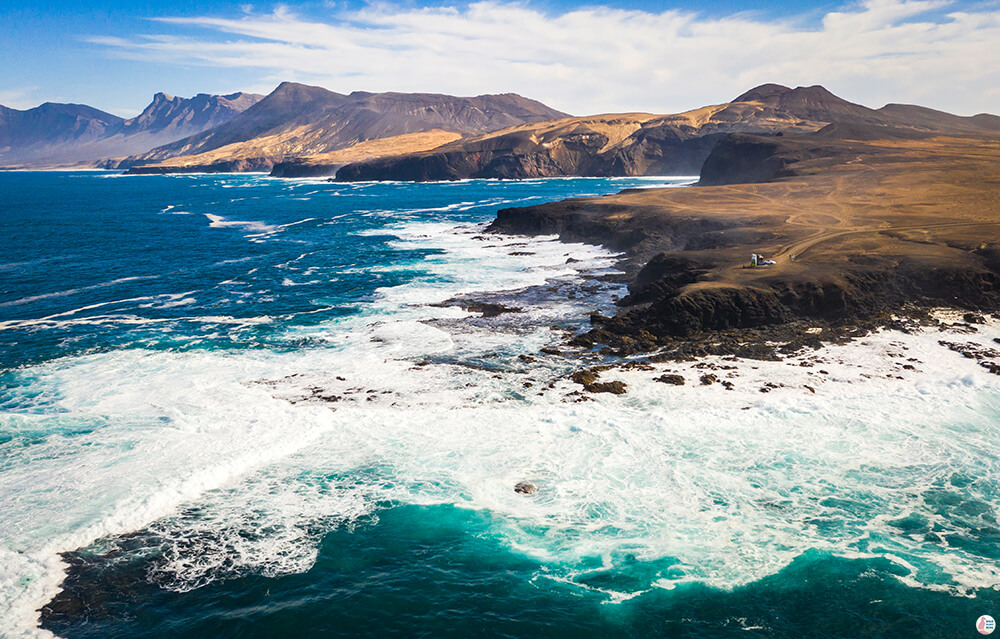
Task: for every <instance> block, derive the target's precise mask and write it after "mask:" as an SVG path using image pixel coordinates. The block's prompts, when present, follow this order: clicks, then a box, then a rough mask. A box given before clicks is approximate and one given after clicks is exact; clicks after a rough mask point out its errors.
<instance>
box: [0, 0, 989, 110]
mask: <svg viewBox="0 0 1000 639" xmlns="http://www.w3.org/2000/svg"><path fill="white" fill-rule="evenodd" d="M286 80H288V81H295V82H303V83H306V84H314V85H318V86H323V87H326V88H327V89H330V90H333V91H338V92H341V93H350V92H351V91H356V90H361V91H422V92H432V93H448V94H453V95H480V94H484V93H505V92H513V93H519V94H521V95H525V96H528V97H531V98H534V99H537V100H541V101H543V102H545V103H546V104H548V105H550V106H552V107H555V108H557V109H560V110H562V111H566V112H568V113H572V114H574V115H584V114H592V113H608V112H635V111H646V112H654V113H675V112H680V111H684V110H688V109H693V108H697V107H700V106H704V105H707V104H718V103H722V102H726V101H729V100H731V99H732V98H734V97H736V96H737V95H739V94H741V93H743V92H744V91H746V90H748V89H750V88H752V87H754V86H757V85H759V84H763V83H766V82H775V83H778V84H784V85H787V86H793V87H794V86H809V85H813V84H821V85H823V86H825V87H827V88H828V89H830V90H831V91H833V92H834V93H836V94H837V95H840V96H841V97H843V98H846V99H848V100H851V101H853V102H858V103H861V104H865V105H867V106H871V107H876V108H877V107H880V106H882V105H884V104H887V103H890V102H902V103H912V104H921V105H924V106H928V107H932V108H936V109H941V110H945V111H950V112H952V113H958V114H961V115H972V114H975V113H981V112H990V113H1000V0H983V1H957V0H849V1H846V2H844V1H834V2H828V1H823V0H818V1H806V2H797V3H790V2H778V1H776V0H759V1H757V2H736V1H733V0H700V1H695V0H678V1H675V2H652V1H649V0H597V1H596V2H585V3H581V2H575V1H573V0H550V1H543V0H525V1H522V2H502V1H494V0H484V1H477V2H466V3H458V2H451V1H449V0H436V1H434V0H432V1H426V2H425V1H421V0H401V1H394V0H385V1H382V0H379V1H365V0H347V1H343V0H336V1H334V0H315V1H310V2H295V1H290V2H284V3H274V2H259V1H256V0H242V1H229V0H223V1H218V0H200V1H197V2H193V1H191V0H146V1H144V2H135V1H134V0H131V1H129V2H121V1H118V0H98V1H96V2H90V1H88V0H76V1H72V2H71V1H67V0H48V1H46V2H40V1H35V2H28V1H26V0H3V1H2V2H0V104H3V105H6V106H9V107H12V108H17V109H25V108H29V107H33V106H37V105H38V104H40V103H42V102H46V101H51V102H75V103H82V104H89V105H91V106H94V107H97V108H99V109H102V110H105V111H109V112H111V113H115V114H117V115H121V116H123V117H129V116H133V115H136V114H138V113H139V112H140V111H141V110H142V109H143V108H144V107H145V106H146V104H148V103H149V101H150V100H151V98H152V95H153V94H154V93H156V92H158V91H163V92H166V93H169V94H171V95H181V96H185V97H189V96H192V95H194V94H196V93H231V92H234V91H251V92H255V93H265V94H266V93H268V92H270V91H271V90H273V89H274V87H275V86H277V85H278V84H279V83H280V82H282V81H286Z"/></svg>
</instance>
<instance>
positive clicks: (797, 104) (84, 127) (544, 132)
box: [0, 82, 1000, 181]
mask: <svg viewBox="0 0 1000 639" xmlns="http://www.w3.org/2000/svg"><path fill="white" fill-rule="evenodd" d="M997 131H1000V117H997V116H993V115H987V114H981V115H977V116H973V117H961V116H956V115H952V114H949V113H944V112H941V111H935V110H932V109H927V108H924V107H919V106H914V105H903V104H889V105H886V106H884V107H882V108H880V109H871V108H868V107H865V106H862V105H859V104H854V103H852V102H849V101H847V100H844V99H842V98H840V97H838V96H836V95H834V94H832V93H831V92H829V91H827V90H826V89H825V88H823V87H821V86H810V87H798V88H794V89H793V88H789V87H786V86H782V85H778V84H764V85H761V86H758V87H756V88H754V89H751V90H750V91H747V92H746V93H744V94H742V95H740V96H738V97H736V98H735V99H733V100H732V101H730V102H726V103H722V104H717V105H712V106H706V107H702V108H699V109H694V110H691V111H686V112H683V113H678V114H651V113H624V114H621V113H619V114H602V115H592V116H583V117H572V116H569V115H567V114H565V113H562V112H560V111H557V110H555V109H552V108H550V107H548V106H546V105H544V104H542V103H540V102H537V101H535V100H530V99H528V98H524V97H522V96H519V95H517V94H513V93H505V94H499V95H481V96H476V97H454V96H448V95H439V94H428V93H392V92H389V93H368V92H362V91H356V92H353V93H350V94H341V93H336V92H333V91H329V90H327V89H323V88H321V87H314V86H307V85H303V84H297V83H292V82H284V83H282V84H281V85H279V86H278V87H277V88H276V89H275V90H274V91H272V92H271V93H270V94H269V95H267V96H259V95H254V94H248V93H234V94H230V95H224V96H213V95H205V94H199V95H197V96H195V97H193V98H190V99H184V98H175V97H171V96H169V95H166V94H163V93H158V94H156V96H154V99H153V102H152V103H151V104H150V105H149V106H148V107H147V108H146V109H145V110H144V111H143V112H142V114H140V115H139V116H137V117H135V118H132V119H128V120H125V119H122V118H119V117H117V116H114V115H111V114H109V113H105V112H103V111H99V110H97V109H94V108H92V107H88V106H84V105H76V104H53V103H46V104H43V105H41V106H39V107H37V108H34V109H29V110H26V111H17V110H14V109H8V108H5V107H0V165H8V166H20V167H25V166H39V165H67V164H74V163H81V162H83V163H89V164H90V165H91V166H99V167H103V168H118V169H127V170H128V172H130V173H183V172H193V171H208V172H220V171H271V173H272V175H275V176H281V177H302V176H335V179H337V180H342V181H357V180H386V179H391V180H418V181H421V180H451V179H463V178H534V177H553V176H566V175H580V176H616V175H619V176H625V175H663V174H672V175H696V174H701V173H702V167H703V165H705V163H706V160H708V159H709V157H710V156H711V155H712V154H713V150H715V149H716V147H717V146H718V145H719V142H720V141H722V140H724V139H725V140H728V141H729V142H727V144H730V146H732V144H731V143H732V139H731V138H732V136H734V135H735V136H739V135H743V136H772V137H780V136H791V137H792V138H795V139H798V138H799V137H801V136H803V135H804V136H807V138H806V141H805V142H801V143H799V147H801V149H800V151H801V153H800V155H801V154H802V153H805V154H808V153H809V151H807V150H802V149H806V147H809V145H810V144H813V142H811V141H812V140H820V139H825V140H828V141H829V140H834V139H837V140H843V139H892V138H897V139H908V138H912V137H914V136H918V137H919V136H927V135H931V134H963V135H977V134H982V133H989V132H997ZM809 136H815V137H809ZM753 144H758V142H757V141H753ZM785 147H788V145H787V144H786V145H785ZM799 147H797V148H799ZM788 148H790V147H788ZM746 150H747V147H745V146H744V147H741V151H740V152H741V153H742V152H743V151H746ZM715 155H716V156H717V157H716V160H719V158H723V160H725V149H721V150H719V151H718V152H716V153H715ZM741 157H745V158H751V157H753V154H752V153H750V154H749V155H744V156H741ZM803 157H804V156H803ZM713 162H715V160H713ZM748 162H749V163H748V164H747V167H746V169H747V170H751V171H760V170H763V169H764V167H763V165H759V164H755V163H754V162H753V161H752V160H751V161H748ZM716 163H717V164H718V162H716ZM722 163H723V164H725V165H726V166H727V167H729V168H727V170H730V169H732V166H733V165H732V162H729V161H728V160H725V161H723V162H722ZM710 168H711V167H710ZM768 170H770V169H768ZM711 175H712V171H711V170H710V171H709V172H708V176H707V177H706V176H705V175H703V176H702V179H703V180H705V179H712V178H711ZM731 175H735V173H731ZM724 179H729V178H724Z"/></svg>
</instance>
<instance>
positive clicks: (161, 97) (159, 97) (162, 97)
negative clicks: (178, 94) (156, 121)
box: [153, 91, 174, 102]
mask: <svg viewBox="0 0 1000 639" xmlns="http://www.w3.org/2000/svg"><path fill="white" fill-rule="evenodd" d="M173 101H174V96H172V95H170V94H169V93H164V92H163V91H160V92H158V93H156V94H154V95H153V102H173Z"/></svg>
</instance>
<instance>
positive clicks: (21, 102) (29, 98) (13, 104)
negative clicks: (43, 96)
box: [0, 87, 38, 110]
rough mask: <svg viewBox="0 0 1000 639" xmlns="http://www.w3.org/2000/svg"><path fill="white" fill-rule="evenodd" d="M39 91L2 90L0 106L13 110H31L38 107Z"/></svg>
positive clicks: (32, 88)
mask: <svg viewBox="0 0 1000 639" xmlns="http://www.w3.org/2000/svg"><path fill="white" fill-rule="evenodd" d="M37 91H38V87H20V88H16V89H0V104H2V105H4V106H6V107H10V108H11V109H21V110H23V109H30V108H31V107H34V106H37V105H38V102H37V101H36V99H35V94H36V93H37Z"/></svg>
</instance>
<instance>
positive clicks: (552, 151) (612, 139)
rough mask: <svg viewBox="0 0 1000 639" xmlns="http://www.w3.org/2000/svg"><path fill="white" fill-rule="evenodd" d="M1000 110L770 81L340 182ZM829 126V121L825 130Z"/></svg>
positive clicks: (373, 166) (677, 160)
mask: <svg viewBox="0 0 1000 639" xmlns="http://www.w3.org/2000/svg"><path fill="white" fill-rule="evenodd" d="M998 120H1000V119H998V118H996V116H989V115H979V116H974V117H971V118H964V117H959V116H955V115H951V114H948V113H942V112H940V111H934V110H932V109H926V108H923V107H917V106H911V105H887V106H885V107H882V108H881V109H870V108H868V107H865V106H861V105H859V104H853V103H851V102H848V101H847V100H844V99H842V98H839V97H837V96H836V95H834V94H832V93H830V92H829V91H827V90H826V89H825V88H823V87H821V86H811V87H798V88H796V89H791V88H788V87H785V86H781V85H777V84H765V85H762V86H759V87H757V88H755V89H752V90H750V91H748V92H746V93H744V94H743V95H741V96H739V97H737V98H736V99H734V100H733V101H732V102H728V103H724V104H719V105H714V106H707V107H703V108H700V109H695V110H693V111H687V112H684V113H679V114H676V115H651V114H646V113H640V114H611V115H597V116H588V117H581V118H564V119H561V120H555V121H549V122H540V123H535V124H529V125H521V126H516V127H511V128H508V129H504V130H501V131H496V132H493V133H488V134H486V135H480V136H473V137H468V138H463V139H461V140H457V141H454V142H451V143H448V144H446V145H444V146H441V147H439V148H436V149H433V150H430V151H426V152H423V153H414V154H409V155H405V156H401V157H390V158H382V159H376V160H372V161H367V162H358V163H354V164H349V165H347V166H345V167H343V168H341V169H340V170H339V171H338V172H337V179H338V180H343V181H353V180H381V179H386V180H388V179H393V180H417V181H421V180H449V179H460V178H470V177H482V178H533V177H546V176H565V175H580V176H615V175H665V174H671V175H698V174H699V173H700V172H701V168H702V165H703V164H704V162H705V160H706V158H708V156H709V153H710V152H711V151H712V149H713V148H714V147H715V145H716V144H717V143H718V142H719V141H720V140H721V139H723V138H724V137H725V136H727V135H729V134H735V133H741V134H756V135H772V136H774V135H786V134H797V133H811V132H816V131H820V130H821V129H825V131H824V134H826V135H827V136H828V137H837V136H840V137H843V136H844V135H848V136H850V135H857V134H859V132H861V131H862V130H864V131H865V135H869V136H875V137H892V136H900V135H905V134H907V132H909V133H910V134H915V135H924V134H927V133H932V132H949V133H970V132H977V131H978V132H983V131H986V130H996V127H998V126H1000V124H998V123H997V121H998ZM827 127H832V128H827Z"/></svg>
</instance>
